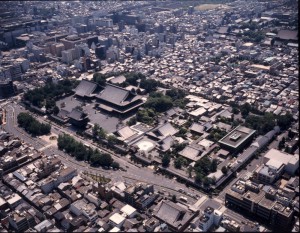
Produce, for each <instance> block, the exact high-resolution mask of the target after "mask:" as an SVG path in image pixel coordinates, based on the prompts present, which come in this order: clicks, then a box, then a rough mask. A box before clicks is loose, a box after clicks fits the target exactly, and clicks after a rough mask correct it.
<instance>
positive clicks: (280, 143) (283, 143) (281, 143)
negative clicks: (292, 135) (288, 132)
mask: <svg viewBox="0 0 300 233" xmlns="http://www.w3.org/2000/svg"><path fill="white" fill-rule="evenodd" d="M285 141H286V140H285V137H283V138H282V139H281V141H280V142H279V144H278V149H279V150H282V149H283V148H284V147H285Z"/></svg>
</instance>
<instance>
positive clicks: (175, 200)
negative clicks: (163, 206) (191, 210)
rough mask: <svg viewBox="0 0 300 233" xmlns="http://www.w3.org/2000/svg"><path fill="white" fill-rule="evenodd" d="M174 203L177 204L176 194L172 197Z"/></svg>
mask: <svg viewBox="0 0 300 233" xmlns="http://www.w3.org/2000/svg"><path fill="white" fill-rule="evenodd" d="M172 201H173V202H175V203H176V202H177V197H176V195H175V194H173V195H172Z"/></svg>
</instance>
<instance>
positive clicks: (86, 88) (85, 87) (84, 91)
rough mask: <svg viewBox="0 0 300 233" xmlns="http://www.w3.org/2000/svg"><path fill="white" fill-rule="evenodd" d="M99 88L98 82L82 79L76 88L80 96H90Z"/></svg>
mask: <svg viewBox="0 0 300 233" xmlns="http://www.w3.org/2000/svg"><path fill="white" fill-rule="evenodd" d="M96 88H97V83H94V82H91V81H87V80H81V82H80V83H79V85H78V86H77V87H76V88H75V94H76V95H78V96H82V97H84V96H90V95H91V94H92V93H93V92H94V91H95V90H96Z"/></svg>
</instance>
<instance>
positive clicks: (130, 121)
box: [127, 117, 137, 126]
mask: <svg viewBox="0 0 300 233" xmlns="http://www.w3.org/2000/svg"><path fill="white" fill-rule="evenodd" d="M136 123H137V120H136V117H131V118H130V119H129V121H128V122H127V125H129V126H131V125H135V124H136Z"/></svg>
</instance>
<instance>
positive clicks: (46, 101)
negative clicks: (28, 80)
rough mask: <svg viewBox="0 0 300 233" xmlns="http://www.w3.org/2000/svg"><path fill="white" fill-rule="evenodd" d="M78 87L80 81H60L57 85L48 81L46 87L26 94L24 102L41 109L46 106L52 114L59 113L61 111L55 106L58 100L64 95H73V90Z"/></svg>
mask: <svg viewBox="0 0 300 233" xmlns="http://www.w3.org/2000/svg"><path fill="white" fill-rule="evenodd" d="M77 85H78V81H71V80H69V79H65V80H61V81H58V83H56V84H55V83H53V82H52V81H48V82H47V83H46V85H45V86H44V87H40V88H35V89H33V90H29V91H28V92H26V93H25V94H24V100H25V101H28V102H29V103H31V104H32V105H34V106H36V107H39V108H42V107H44V106H45V108H46V110H47V111H48V112H50V113H52V112H54V113H57V112H58V111H59V109H58V107H57V106H56V104H55V101H56V100H57V98H58V97H60V96H62V95H63V94H70V93H72V90H73V88H75V87H76V86H77Z"/></svg>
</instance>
